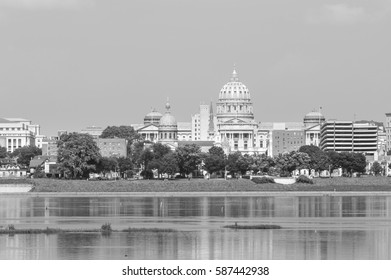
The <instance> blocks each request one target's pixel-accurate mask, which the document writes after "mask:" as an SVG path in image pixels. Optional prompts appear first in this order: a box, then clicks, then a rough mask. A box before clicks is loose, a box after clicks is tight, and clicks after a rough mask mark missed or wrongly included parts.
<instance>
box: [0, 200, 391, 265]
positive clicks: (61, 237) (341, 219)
mask: <svg viewBox="0 0 391 280" xmlns="http://www.w3.org/2000/svg"><path fill="white" fill-rule="evenodd" d="M390 203H391V197H388V196H376V197H370V196H368V197H365V196H357V197H338V196H310V197H308V196H306V197H287V196H281V197H279V196H275V197H162V198H159V197H117V198H113V197H27V196H2V197H0V226H5V225H7V224H14V225H15V227H17V228H32V227H36V228H42V227H43V226H44V227H46V226H50V227H63V228H72V227H73V228H99V227H100V225H102V224H103V223H104V222H107V221H108V222H110V223H112V226H113V228H118V229H121V228H127V227H129V226H130V227H142V228H174V229H176V230H177V231H175V232H157V231H146V232H132V233H121V232H114V233H112V234H111V235H110V236H104V235H101V234H100V233H63V234H53V235H45V234H36V235H14V236H9V235H0V259H391V219H390V217H391V215H390V214H391V207H390V206H391V204H390ZM234 222H239V223H243V224H244V223H247V224H257V223H273V224H279V225H281V226H283V229H282V230H229V229H223V228H222V226H223V225H226V224H232V223H234Z"/></svg>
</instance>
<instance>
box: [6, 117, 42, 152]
mask: <svg viewBox="0 0 391 280" xmlns="http://www.w3.org/2000/svg"><path fill="white" fill-rule="evenodd" d="M37 136H40V126H39V125H35V124H31V121H29V120H25V119H19V118H0V146H3V147H5V148H7V151H8V152H13V151H14V150H16V149H18V148H21V147H23V146H30V145H32V146H35V139H36V137H37Z"/></svg>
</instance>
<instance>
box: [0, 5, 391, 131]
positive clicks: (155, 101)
mask: <svg viewBox="0 0 391 280" xmlns="http://www.w3.org/2000/svg"><path fill="white" fill-rule="evenodd" d="M390 30H391V0H338V1H332V0H324V1H321V0H295V1H290V0H285V1H283V0H275V1H266V0H192V1H190V0H164V1H162V0H132V1H129V0H111V1H107V0H0V97H1V98H0V117H5V118H7V117H9V118H10V117H14V118H16V117H17V118H25V119H29V120H31V121H32V122H33V123H34V124H39V125H40V126H41V133H42V134H44V135H47V136H51V135H56V134H57V131H58V130H68V131H80V130H81V129H83V128H85V127H87V126H91V125H96V126H101V127H106V126H108V125H130V124H135V123H142V122H143V118H144V116H145V115H146V114H147V113H148V112H150V111H151V108H155V109H156V110H158V111H160V112H161V113H164V111H165V107H164V106H165V103H166V100H167V97H168V98H169V100H170V104H171V111H172V114H173V115H174V116H175V117H176V119H177V121H181V122H190V121H191V115H192V114H195V113H197V112H198V110H199V105H200V104H201V103H206V104H209V103H210V102H211V101H212V102H213V103H214V104H215V102H216V101H217V100H218V94H219V91H220V89H221V88H222V86H223V85H224V84H225V83H227V82H228V81H229V78H230V76H231V73H232V70H233V65H234V64H235V65H236V70H237V72H238V75H239V79H240V80H241V81H242V82H243V83H244V84H245V85H246V86H247V87H248V88H249V90H250V93H251V97H252V101H253V104H254V115H255V120H256V121H262V122H288V121H293V122H298V121H302V119H303V117H304V116H305V114H306V113H308V112H310V111H312V110H314V109H315V110H318V108H319V107H322V113H323V114H324V115H325V117H326V119H339V120H353V119H356V120H362V119H365V120H377V121H384V119H385V113H386V112H391V53H390V52H391V35H390V34H391V33H390Z"/></svg>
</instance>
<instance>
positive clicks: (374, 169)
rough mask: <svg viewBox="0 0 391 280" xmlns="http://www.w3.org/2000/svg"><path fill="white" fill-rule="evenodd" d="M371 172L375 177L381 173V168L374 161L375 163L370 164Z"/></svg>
mask: <svg viewBox="0 0 391 280" xmlns="http://www.w3.org/2000/svg"><path fill="white" fill-rule="evenodd" d="M371 172H373V173H374V174H375V175H376V176H377V175H379V174H380V173H381V172H383V167H382V166H381V164H380V163H378V162H377V161H375V162H374V163H373V164H372V167H371Z"/></svg>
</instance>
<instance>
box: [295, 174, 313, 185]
mask: <svg viewBox="0 0 391 280" xmlns="http://www.w3.org/2000/svg"><path fill="white" fill-rule="evenodd" d="M296 183H303V184H313V183H314V181H313V180H312V179H310V178H308V177H307V176H304V175H300V176H299V177H298V178H297V179H296Z"/></svg>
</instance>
